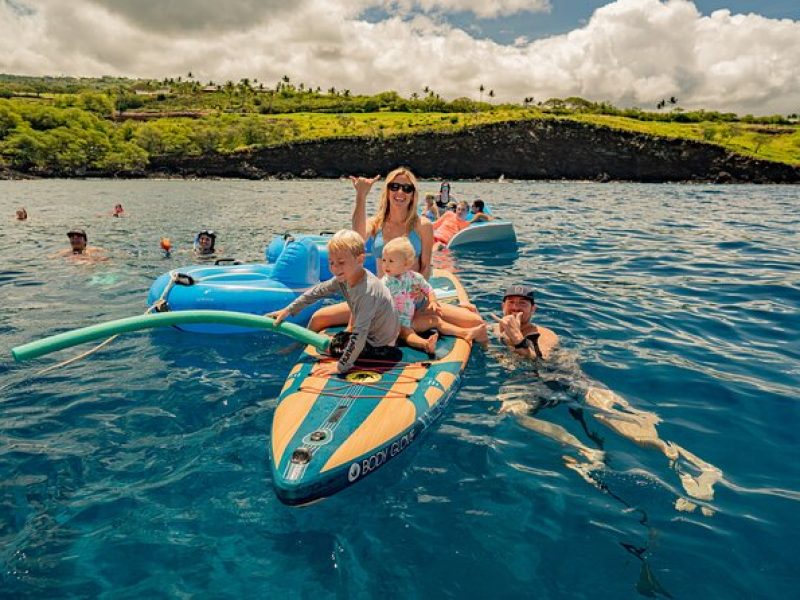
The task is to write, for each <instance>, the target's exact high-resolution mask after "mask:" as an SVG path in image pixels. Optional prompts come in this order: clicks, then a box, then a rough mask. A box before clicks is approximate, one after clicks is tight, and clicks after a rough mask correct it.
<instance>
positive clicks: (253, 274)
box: [147, 238, 327, 333]
mask: <svg viewBox="0 0 800 600" xmlns="http://www.w3.org/2000/svg"><path fill="white" fill-rule="evenodd" d="M325 264H326V267H327V258H326V261H325ZM319 281H320V257H319V249H318V244H317V243H316V242H315V241H313V240H311V239H305V238H301V239H292V240H289V241H285V243H283V244H282V248H281V249H280V252H278V253H277V254H276V256H275V260H274V261H273V262H272V264H264V263H254V264H238V263H236V262H235V261H217V263H216V264H214V265H213V266H211V265H193V266H190V267H184V268H181V269H176V270H174V271H170V272H169V273H164V274H163V275H161V276H160V277H159V278H158V279H156V281H155V282H154V283H153V285H152V286H151V287H150V292H149V294H148V296H147V304H148V306H153V304H155V303H156V302H158V301H159V300H163V301H164V302H165V305H164V307H163V310H173V311H180V310H229V311H235V312H241V313H250V314H254V315H263V314H265V313H268V312H272V311H274V310H279V309H281V308H283V307H284V306H286V305H287V304H289V303H290V302H292V300H294V299H295V298H297V297H298V296H299V295H300V294H302V293H303V292H305V291H306V290H308V289H309V288H311V287H312V286H314V285H316V284H317V283H319ZM317 308H319V303H317V304H315V305H313V306H310V307H308V308H306V309H305V310H303V311H302V312H300V313H299V314H297V315H295V316H294V317H291V318H290V319H288V320H289V321H292V322H293V323H297V324H299V325H305V324H307V323H308V321H309V319H310V318H311V315H312V314H313V313H314V311H315V310H316V309H317ZM179 328H180V329H182V330H184V331H192V332H197V333H250V332H255V331H258V330H256V329H248V328H243V327H233V326H228V325H200V324H198V325H181V326H180V327H179Z"/></svg>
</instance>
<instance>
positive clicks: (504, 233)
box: [447, 219, 517, 248]
mask: <svg viewBox="0 0 800 600" xmlns="http://www.w3.org/2000/svg"><path fill="white" fill-rule="evenodd" d="M516 241H517V233H516V231H514V225H513V223H511V221H505V220H502V219H494V220H492V221H484V222H482V223H473V224H472V225H470V226H469V227H466V228H465V229H462V230H461V231H459V232H458V233H456V234H455V235H454V236H453V237H452V239H451V240H450V242H449V243H448V244H447V247H448V248H457V247H460V246H466V245H467V244H485V243H487V242H492V243H495V244H498V243H501V244H514V243H516Z"/></svg>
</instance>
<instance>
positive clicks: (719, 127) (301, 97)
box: [0, 75, 800, 175]
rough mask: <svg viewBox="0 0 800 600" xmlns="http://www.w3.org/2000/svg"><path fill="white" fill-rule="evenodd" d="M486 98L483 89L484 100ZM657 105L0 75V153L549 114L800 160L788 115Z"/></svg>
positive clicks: (83, 155)
mask: <svg viewBox="0 0 800 600" xmlns="http://www.w3.org/2000/svg"><path fill="white" fill-rule="evenodd" d="M483 95H485V94H481V96H483ZM491 96H493V92H492V91H491V90H489V95H487V99H491ZM659 104H660V105H663V108H662V109H660V110H654V111H643V110H640V109H635V108H634V109H618V108H616V107H613V106H611V105H609V104H607V103H593V102H589V101H586V100H584V99H581V98H567V99H564V100H561V99H549V100H546V101H544V102H534V100H533V99H532V98H525V99H524V101H523V102H522V103H521V104H519V105H513V104H493V103H491V102H488V101H485V100H483V99H481V100H477V101H476V100H474V99H470V98H466V97H464V98H457V99H455V100H452V101H447V100H444V99H442V98H441V97H440V96H439V95H438V94H437V93H436V92H435V91H433V90H430V89H425V90H422V91H421V93H418V94H417V93H415V94H412V95H411V96H410V97H408V98H404V97H402V96H400V95H399V94H397V93H395V92H391V91H389V92H383V93H381V94H376V95H373V96H366V95H353V94H352V93H351V92H350V91H349V90H336V89H333V88H331V89H328V90H321V89H319V88H312V87H310V86H306V85H305V84H303V83H299V84H295V83H292V82H291V81H289V78H288V77H284V78H283V80H281V81H280V82H278V83H277V84H275V85H269V86H265V85H264V84H262V83H259V82H258V81H257V80H247V79H243V80H241V81H240V82H239V83H237V84H234V83H233V82H225V83H221V84H217V83H213V82H208V83H205V84H202V83H200V82H197V81H195V80H194V79H192V78H191V76H189V77H187V78H186V79H181V78H176V79H172V80H170V79H168V80H163V81H154V80H132V79H122V78H111V77H103V78H80V79H78V78H51V77H44V78H36V77H21V76H14V75H0V160H2V161H3V163H5V164H6V165H7V166H10V167H13V168H19V169H22V170H29V171H34V172H35V171H36V170H49V171H54V172H57V173H61V174H65V175H69V174H71V173H74V172H76V171H79V170H82V169H83V170H85V169H86V168H88V169H90V170H91V169H101V170H120V171H124V170H136V169H141V168H144V167H145V166H146V165H147V162H148V159H149V157H151V156H170V155H189V156H198V155H204V154H212V153H217V154H226V153H232V152H238V151H242V150H247V149H252V148H258V147H263V146H269V145H278V144H283V143H287V142H294V141H301V140H315V139H321V138H329V137H342V136H365V137H386V136H393V135H398V134H413V133H418V132H429V131H439V132H445V131H459V130H463V129H465V128H470V127H475V126H477V125H482V124H487V123H496V122H503V121H524V120H530V119H551V120H554V121H558V120H574V121H580V122H584V123H591V124H594V125H598V126H603V127H610V128H614V129H619V130H625V131H633V132H637V133H643V134H648V135H654V136H662V137H669V138H678V139H691V140H698V141H704V142H707V143H712V144H716V145H719V146H723V147H725V148H727V149H729V150H731V151H733V152H736V153H739V154H743V155H747V156H753V157H757V158H761V159H765V160H771V161H777V162H782V163H786V164H790V165H799V164H800V126H798V124H797V118H796V115H789V116H786V117H783V116H780V115H774V116H767V117H754V116H752V115H746V116H743V117H740V116H738V115H735V114H733V113H718V112H707V111H683V110H681V109H680V107H679V106H678V102H677V99H675V98H672V99H670V101H669V102H667V101H666V100H665V101H662V102H661V103H659ZM667 106H671V108H670V109H667Z"/></svg>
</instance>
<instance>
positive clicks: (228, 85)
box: [224, 79, 236, 108]
mask: <svg viewBox="0 0 800 600" xmlns="http://www.w3.org/2000/svg"><path fill="white" fill-rule="evenodd" d="M224 89H225V95H226V96H228V108H230V107H231V104H232V103H233V94H234V92H235V91H236V88H235V87H234V85H233V82H232V81H231V80H230V79H229V80H228V81H226V82H225V88H224Z"/></svg>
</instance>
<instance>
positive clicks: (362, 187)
mask: <svg viewBox="0 0 800 600" xmlns="http://www.w3.org/2000/svg"><path fill="white" fill-rule="evenodd" d="M380 178H381V176H380V175H376V176H375V177H356V176H355V175H351V176H350V181H352V182H353V187H354V188H355V190H356V194H357V195H362V194H363V195H364V196H366V195H367V194H369V191H370V190H371V189H372V186H373V184H374V183H375V182H376V181H378V180H379V179H380Z"/></svg>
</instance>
